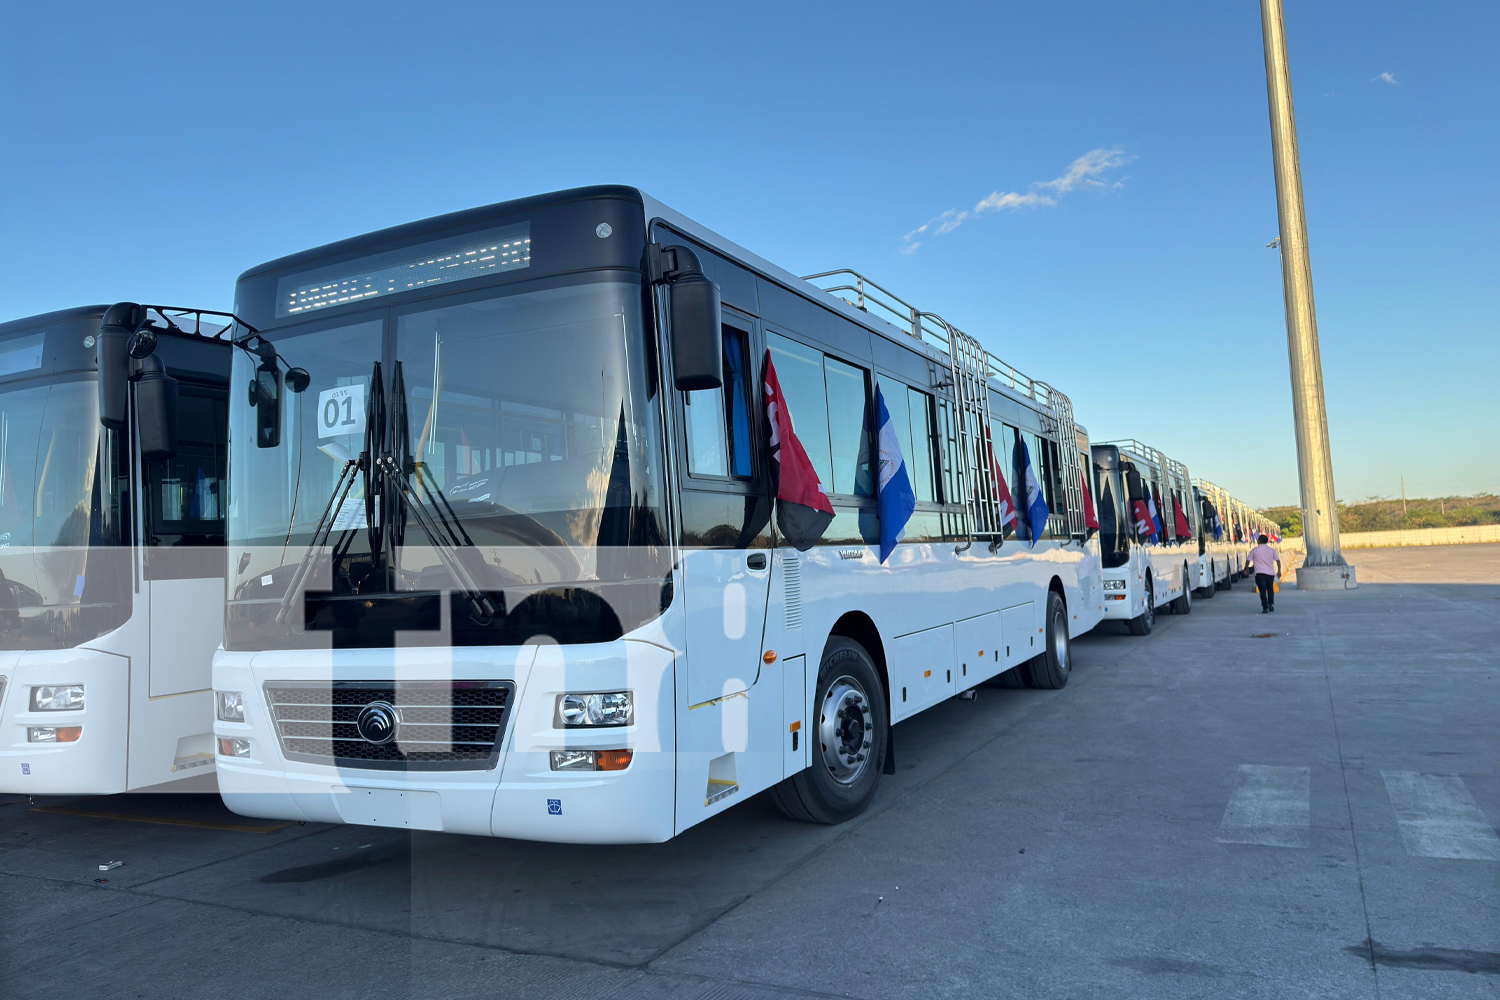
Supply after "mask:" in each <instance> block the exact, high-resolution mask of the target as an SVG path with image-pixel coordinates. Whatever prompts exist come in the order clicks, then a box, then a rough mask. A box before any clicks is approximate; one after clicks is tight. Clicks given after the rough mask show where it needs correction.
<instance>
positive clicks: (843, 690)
mask: <svg viewBox="0 0 1500 1000" xmlns="http://www.w3.org/2000/svg"><path fill="white" fill-rule="evenodd" d="M874 740H875V710H874V708H873V707H872V706H871V705H870V699H869V696H868V695H867V694H866V693H865V689H864V687H863V686H862V685H861V684H860V683H859V681H857V680H855V679H854V678H853V677H850V676H849V675H847V674H845V675H844V676H842V677H839V678H838V679H836V680H835V681H834V682H833V683H832V684H830V685H828V693H827V694H826V695H824V696H823V704H822V705H820V706H819V717H818V742H819V743H820V744H821V745H822V750H823V766H824V767H826V768H828V773H829V774H831V775H833V779H834V780H835V781H837V782H839V783H840V784H844V785H849V784H853V783H854V782H855V781H857V780H859V777H860V775H862V774H864V772H865V768H867V767H869V766H870V755H871V753H872V752H873V743H874Z"/></svg>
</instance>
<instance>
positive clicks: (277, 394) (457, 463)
mask: <svg viewBox="0 0 1500 1000" xmlns="http://www.w3.org/2000/svg"><path fill="white" fill-rule="evenodd" d="M234 301H235V305H234V313H233V314H232V315H228V314H226V315H222V316H220V315H217V314H213V313H208V312H198V311H193V310H172V309H166V308H161V307H152V306H138V305H134V304H130V303H122V304H119V305H116V306H114V307H111V308H110V309H108V310H105V309H103V308H92V309H81V310H72V311H69V312H66V313H54V314H50V315H48V316H43V317H37V318H36V319H34V320H25V321H18V322H15V323H10V324H7V325H5V326H0V528H3V529H4V532H5V533H4V534H0V570H3V574H4V575H3V579H0V583H3V587H0V645H3V646H4V648H5V649H6V650H8V652H5V653H3V654H0V684H4V685H6V687H5V688H0V698H3V713H4V716H3V717H4V724H5V732H6V738H5V741H4V746H3V747H0V759H3V760H4V761H5V763H4V765H3V771H0V773H3V775H4V777H3V780H0V789H3V790H5V791H16V792H30V793H33V794H40V793H57V792H111V791H121V790H125V789H130V788H138V787H143V786H150V785H156V784H159V783H160V782H163V781H167V780H169V779H172V778H174V777H180V776H182V775H183V774H186V773H202V772H204V771H206V770H208V769H210V768H213V767H214V766H215V763H216V770H217V780H218V786H219V790H220V793H221V795H222V796H223V798H224V800H225V802H226V803H227V804H228V805H229V806H230V808H232V809H234V810H235V811H237V812H240V813H242V814H245V815H250V816H263V817H273V818H284V819H291V820H303V821H316V822H335V823H339V822H342V823H360V824H369V825H378V826H394V827H405V828H414V829H428V830H446V831H452V832H460V833H470V834H480V835H493V836H504V837H521V838H529V839H537V840H548V841H568V842H594V843H603V842H640V841H662V840H666V839H669V838H670V837H672V836H674V835H676V834H678V833H680V832H682V831H683V830H686V829H688V828H689V827H691V826H694V825H695V824H697V823H699V822H702V821H703V820H705V819H707V818H708V817H710V816H713V815H715V814H716V813H718V812H720V811H722V810H724V809H727V808H731V807H733V805H734V804H736V803H737V802H740V801H743V800H744V799H746V798H748V797H749V796H751V795H754V794H756V793H759V792H762V791H766V790H770V791H771V793H772V795H773V796H774V798H775V801H776V802H777V803H778V804H779V805H780V807H781V808H782V809H783V810H784V811H785V812H786V813H787V814H789V815H791V816H793V817H796V818H799V819H803V820H810V821H817V822H827V823H832V822H839V821H841V820H844V819H847V818H849V817H851V816H854V815H856V814H858V813H859V812H860V811H862V810H863V809H864V808H865V807H866V806H867V805H868V804H869V803H870V801H871V800H872V799H873V797H874V796H875V794H876V789H877V787H878V784H879V782H880V778H881V775H882V774H884V773H891V771H892V770H893V768H894V766H895V760H896V757H897V753H898V751H897V748H896V741H895V733H894V730H893V728H892V727H893V726H894V725H895V724H896V723H899V722H901V721H903V720H905V719H908V718H910V717H912V716H914V715H916V714H917V713H919V712H921V711H923V710H924V709H926V708H929V707H931V706H933V705H935V704H938V703H939V702H941V701H943V700H945V699H947V698H950V697H952V696H954V695H956V694H960V693H963V692H966V691H968V690H970V689H972V688H973V687H975V686H976V685H979V684H981V683H986V682H988V683H994V684H999V685H1005V686H1021V685H1031V686H1035V687H1042V688H1060V687H1062V686H1063V685H1065V684H1066V683H1067V681H1068V678H1069V676H1070V673H1071V670H1072V658H1071V653H1070V641H1071V639H1072V638H1074V637H1076V636H1078V635H1080V634H1082V633H1084V632H1087V631H1088V630H1090V629H1092V628H1093V627H1095V625H1097V624H1098V623H1099V622H1100V621H1102V620H1104V619H1106V618H1115V619H1119V620H1121V621H1123V622H1124V623H1125V624H1126V626H1127V627H1128V628H1129V630H1130V631H1132V632H1136V633H1144V632H1148V631H1150V629H1151V627H1152V623H1153V621H1154V616H1155V614H1156V611H1157V609H1158V608H1161V607H1163V606H1168V605H1169V606H1171V607H1172V608H1173V610H1176V611H1179V612H1186V611H1188V610H1189V609H1190V608H1191V604H1192V600H1193V597H1194V595H1195V594H1196V595H1198V596H1199V597H1200V598H1201V597H1211V596H1213V594H1214V593H1215V591H1216V590H1217V589H1219V588H1221V587H1227V586H1229V585H1230V583H1231V582H1232V580H1233V579H1234V578H1235V577H1237V576H1241V575H1243V574H1244V572H1245V569H1246V554H1247V552H1248V549H1249V547H1250V545H1251V543H1252V537H1251V536H1252V535H1253V533H1254V532H1255V530H1257V529H1258V528H1261V527H1262V526H1263V525H1264V523H1265V522H1264V520H1263V519H1262V518H1260V517H1259V515H1257V514H1255V512H1253V511H1252V510H1250V509H1249V508H1248V507H1247V506H1245V505H1244V504H1241V503H1239V502H1238V501H1236V500H1234V499H1233V498H1232V497H1230V496H1228V494H1226V493H1225V492H1224V491H1223V490H1221V489H1219V488H1218V487H1216V486H1214V485H1213V484H1211V483H1208V482H1206V481H1203V480H1193V479H1191V478H1189V474H1188V470H1187V468H1186V466H1184V465H1183V464H1182V463H1181V462H1178V461H1175V460H1171V459H1168V458H1167V457H1166V456H1164V455H1163V454H1162V453H1161V452H1159V451H1157V450H1156V449H1154V448H1151V447H1149V446H1146V445H1143V444H1141V443H1140V442H1137V441H1133V440H1131V441H1119V442H1111V443H1108V444H1099V445H1094V444H1091V443H1090V441H1089V438H1088V435H1087V432H1086V431H1085V429H1084V428H1082V427H1079V426H1077V425H1076V423H1075V422H1074V417H1073V409H1072V405H1071V403H1070V401H1069V400H1068V398H1067V397H1066V396H1065V395H1064V394H1063V393H1061V392H1059V391H1058V390H1056V389H1055V388H1053V387H1052V386H1050V385H1048V384H1047V383H1044V382H1041V381H1038V380H1034V379H1031V378H1028V377H1027V376H1026V375H1024V374H1022V373H1020V372H1018V371H1016V370H1014V369H1013V368H1011V367H1009V366H1008V365H1006V364H1004V363H1003V362H1001V361H1000V360H999V359H997V358H995V357H994V356H992V355H990V354H989V353H987V352H986V351H985V350H984V349H983V348H982V347H981V346H980V344H979V342H978V341H977V340H975V339H974V338H973V337H971V336H969V335H968V334H966V333H964V332H963V331H961V330H959V329H957V328H956V327H954V326H953V325H952V324H950V323H948V322H946V321H945V320H943V319H942V317H940V316H938V315H937V314H935V313H931V312H927V311H924V310H921V309H919V308H917V307H915V306H913V305H911V304H909V303H907V302H905V301H904V300H902V299H900V298H898V297H897V296H895V295H893V294H891V293H890V292H888V291H887V290H885V289H884V288H881V287H880V286H878V285H876V284H874V283H873V282H871V281H869V280H868V279H866V278H864V277H862V276H860V275H858V274H856V273H854V272H848V271H837V272H829V273H826V274H821V275H813V276H811V278H810V279H802V278H798V277H796V276H794V275H792V274H790V273H788V272H786V271H784V270H782V269H781V268H779V267H777V266H775V265H774V264H772V263H770V262H768V261H766V260H764V259H762V258H760V257H758V256H756V255H755V254H753V253H751V252H750V251H748V250H745V249H743V248H741V247H739V246H737V245H735V244H734V243H732V242H730V241H728V240H725V239H723V238H722V237H720V236H718V235H717V234H715V233H713V232H711V231H709V230H708V229H706V228H704V227H703V226H700V225H698V224H697V223H695V222H693V221H692V220H690V219H688V218H686V217H684V216H682V215H680V214H678V213H676V212H674V211H672V210H671V209H669V208H667V207H666V206H664V205H662V204H660V203H659V202H657V201H655V200H653V199H652V198H650V197H649V196H647V195H645V194H643V193H642V192H640V191H638V190H636V189H634V188H628V187H595V188H585V189H578V190H573V191H565V192H560V193H557V194H552V195H545V196H541V197H536V198H529V199H523V200H519V201H512V202H506V203H503V204H499V205H494V206H489V207H486V208H481V209H475V210H471V211H466V212H459V213H455V214H452V215H447V216H442V217H439V218H435V219H429V220H426V221H423V222H418V223H413V224H410V225H406V226H400V227H396V228H393V229H387V230H382V231H379V232H375V233H370V234H367V235H364V236H360V237H356V238H353V239H349V240H345V241H342V242H339V243H334V244H330V245H328V246H324V247H320V248H317V249H314V250H310V251H306V252H303V253H299V254H295V255H292V256H289V257H284V258H281V259H279V260H275V261H271V262H268V263H266V264H263V265H260V266H258V267H254V268H251V269H250V270H248V271H246V272H245V273H244V274H242V275H241V276H240V278H239V280H238V282H237V284H236V288H235V300H234ZM215 650H217V651H216V652H215ZM210 663H211V672H210V666H209V665H210Z"/></svg>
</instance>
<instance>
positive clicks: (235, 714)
mask: <svg viewBox="0 0 1500 1000" xmlns="http://www.w3.org/2000/svg"><path fill="white" fill-rule="evenodd" d="M214 702H215V705H216V709H217V712H218V716H219V721H220V722H244V721H245V696H244V695H243V694H241V693H240V692H238V691H215V692H214Z"/></svg>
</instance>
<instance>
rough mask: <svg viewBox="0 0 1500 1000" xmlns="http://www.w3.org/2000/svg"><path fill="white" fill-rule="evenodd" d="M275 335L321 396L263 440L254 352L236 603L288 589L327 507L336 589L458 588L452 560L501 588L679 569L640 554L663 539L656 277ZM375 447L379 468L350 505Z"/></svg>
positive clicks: (239, 409)
mask: <svg viewBox="0 0 1500 1000" xmlns="http://www.w3.org/2000/svg"><path fill="white" fill-rule="evenodd" d="M266 336H267V339H268V340H269V341H271V342H272V343H273V344H274V345H275V349H276V351H277V353H278V354H280V356H281V357H282V358H283V359H284V360H285V363H286V364H288V365H295V366H298V367H302V368H305V369H306V370H307V371H308V373H309V374H310V376H311V384H310V385H309V386H308V388H307V389H306V391H304V392H302V393H300V394H293V393H287V394H286V396H285V400H286V403H285V411H284V421H283V426H282V432H281V437H280V443H279V444H278V445H277V446H276V447H272V448H260V447H257V446H256V436H255V435H256V419H257V417H256V413H255V410H254V409H253V408H252V407H251V406H250V405H249V403H248V399H247V393H246V392H244V391H243V387H245V386H247V385H249V383H250V382H251V381H252V380H253V375H254V369H255V367H256V364H257V361H256V359H255V358H254V357H252V356H250V355H249V354H248V353H246V352H243V351H242V352H237V356H236V358H235V371H234V381H233V388H232V391H231V396H230V399H231V413H230V480H231V486H230V496H231V498H232V501H231V505H230V511H229V527H228V531H229V545H230V549H231V562H232V566H233V571H234V572H235V574H236V576H235V580H234V582H233V584H232V585H231V594H232V595H233V596H234V597H236V598H272V597H280V596H281V593H282V592H284V591H285V589H286V586H287V581H288V579H290V577H291V576H292V575H293V574H292V573H291V572H290V569H291V568H295V567H296V566H297V565H298V564H299V563H300V562H301V561H302V559H303V557H304V556H305V555H306V551H307V546H308V545H309V544H310V543H311V541H312V540H313V538H314V532H315V529H316V527H317V525H318V522H319V521H320V519H323V516H324V513H325V511H327V512H329V514H330V516H329V517H328V518H327V519H326V520H327V521H328V522H329V527H331V529H332V530H331V533H330V534H329V536H328V539H327V542H326V544H327V546H328V553H329V559H328V561H327V562H326V563H324V564H322V565H321V567H320V569H319V576H320V578H321V583H320V582H318V580H315V581H314V583H313V587H314V589H320V590H321V589H331V591H332V593H333V594H335V595H337V594H348V595H368V594H379V593H390V592H394V591H413V590H421V591H434V590H452V589H454V588H455V587H456V586H458V584H457V583H456V581H455V580H454V578H453V574H452V561H451V559H450V558H445V552H449V551H451V550H453V549H463V550H465V551H464V552H463V554H462V559H463V563H462V564H463V567H464V568H465V569H466V570H467V571H468V573H469V574H470V575H471V577H472V578H473V579H474V581H475V582H477V583H478V584H479V586H481V587H482V588H485V589H493V590H502V589H506V588H512V587H521V586H530V587H537V586H551V585H557V584H567V583H574V582H587V581H596V580H620V579H625V578H640V574H639V573H637V572H636V571H634V570H632V569H630V567H631V566H632V565H637V564H639V565H640V566H642V567H644V566H646V565H648V564H649V565H650V566H651V567H652V568H651V570H650V572H651V573H653V574H655V575H657V576H659V575H660V574H659V573H657V572H656V568H655V562H656V559H655V558H654V555H653V557H651V558H647V559H646V560H644V561H640V560H638V559H635V558H622V556H623V555H624V552H625V550H629V551H631V552H634V553H639V551H640V550H642V549H644V550H646V551H649V552H652V553H655V551H656V550H657V549H659V547H660V537H659V528H658V526H659V525H660V524H661V518H660V514H659V507H660V505H661V503H662V487H661V483H660V466H661V457H660V453H661V444H660V441H661V435H660V433H659V430H658V429H657V418H656V415H655V410H654V407H653V406H652V405H650V403H648V380H647V371H648V369H649V367H650V366H648V365H647V363H646V358H645V346H644V345H645V338H644V336H643V332H642V323H641V289H640V285H639V284H631V283H622V282H592V283H587V284H575V285H568V286H564V287H558V288H547V289H536V290H531V291H519V292H516V291H510V292H508V293H507V292H495V291H493V290H491V291H487V292H485V293H480V294H470V295H454V296H448V297H444V298H441V299H438V300H436V302H433V301H432V300H429V301H427V302H424V303H420V304H416V305H413V306H410V307H407V308H401V309H392V310H390V311H386V310H380V311H378V312H366V313H361V314H358V315H357V316H355V317H352V318H350V319H347V320H344V321H342V322H340V323H338V324H337V325H332V326H330V325H327V324H318V325H317V326H316V327H304V328H297V329H294V330H291V331H288V332H287V333H286V334H279V333H277V332H275V331H273V332H270V333H268V334H267V335H266ZM366 449H369V451H370V452H371V453H372V454H371V458H372V460H373V461H372V462H371V464H372V465H376V466H378V468H377V469H376V470H373V471H372V470H370V469H365V470H363V471H361V473H360V474H359V475H358V476H356V477H355V482H354V485H353V486H352V488H350V489H349V490H348V493H347V499H345V500H344V501H343V502H342V503H341V504H340V503H338V502H337V501H336V499H335V498H336V495H337V494H339V493H341V490H340V489H339V480H340V475H341V473H343V472H344V471H345V468H346V466H347V465H348V463H349V461H350V459H352V458H357V457H358V456H359V455H360V454H361V452H362V451H364V450H366ZM382 459H383V460H384V461H382ZM386 470H388V471H386ZM330 501H334V506H333V507H332V508H330V506H329V505H330ZM414 507H415V508H416V509H415V510H414V509H413V508H414ZM433 525H437V526H438V528H439V530H438V531H437V532H435V533H434V532H433V531H432V530H430V529H431V527H432V526H433ZM435 535H436V537H435ZM611 553H614V554H613V555H611ZM642 572H644V570H642Z"/></svg>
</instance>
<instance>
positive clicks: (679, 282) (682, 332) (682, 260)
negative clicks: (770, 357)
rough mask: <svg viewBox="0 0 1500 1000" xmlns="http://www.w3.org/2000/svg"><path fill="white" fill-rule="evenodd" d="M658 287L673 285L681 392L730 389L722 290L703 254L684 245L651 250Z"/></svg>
mask: <svg viewBox="0 0 1500 1000" xmlns="http://www.w3.org/2000/svg"><path fill="white" fill-rule="evenodd" d="M646 255H647V270H648V273H649V274H650V277H651V281H652V283H653V284H665V285H666V286H667V303H668V306H667V315H668V326H669V329H670V331H671V337H672V368H673V380H674V382H675V384H676V386H677V388H678V389H680V390H682V391H684V392H687V391H691V390H694V389H717V388H719V387H721V386H722V385H723V384H724V341H723V338H724V332H723V315H722V303H721V302H720V300H719V286H718V285H716V284H714V283H713V282H712V281H710V280H709V278H708V276H707V275H706V274H704V273H703V265H702V264H701V263H700V262H699V261H698V255H697V254H695V253H693V251H691V250H689V249H688V248H687V247H684V246H670V247H660V246H658V245H657V244H655V243H652V244H650V245H649V246H647V248H646Z"/></svg>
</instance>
